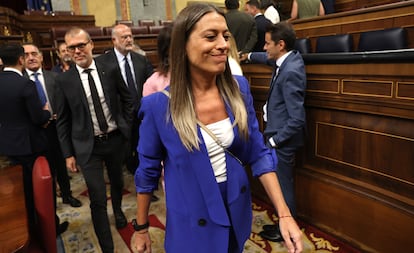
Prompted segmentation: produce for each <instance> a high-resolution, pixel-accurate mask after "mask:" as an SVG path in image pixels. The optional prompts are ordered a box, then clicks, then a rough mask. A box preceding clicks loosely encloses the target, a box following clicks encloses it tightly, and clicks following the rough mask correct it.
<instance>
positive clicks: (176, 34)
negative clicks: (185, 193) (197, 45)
mask: <svg viewBox="0 0 414 253" xmlns="http://www.w3.org/2000/svg"><path fill="white" fill-rule="evenodd" d="M211 12H217V13H219V14H220V15H223V17H224V13H223V11H222V10H221V9H219V8H217V7H216V6H214V5H212V4H204V3H194V4H190V5H189V6H187V7H186V8H184V9H183V10H182V11H181V12H180V13H179V14H178V16H177V18H176V19H175V21H174V27H173V31H172V36H171V47H170V66H171V82H170V93H171V99H170V104H169V107H170V108H169V109H170V116H171V120H172V122H173V125H174V127H175V128H176V130H177V132H178V134H179V136H180V139H181V141H182V143H183V145H184V146H185V147H186V148H187V150H189V151H192V150H194V149H197V150H199V148H200V146H199V139H198V135H197V117H196V113H195V109H194V98H193V94H192V87H191V76H190V73H189V62H188V58H187V52H186V47H185V45H186V43H187V40H188V38H189V36H190V34H191V32H192V30H193V28H194V25H195V24H196V23H197V22H198V21H199V20H200V19H201V18H202V17H203V16H204V15H205V14H207V13H211ZM216 82H217V87H218V89H219V92H220V94H221V96H222V97H223V99H224V101H225V102H226V103H227V104H229V106H230V108H231V109H232V111H233V113H234V116H235V121H234V125H236V126H237V127H238V129H239V132H240V133H241V136H242V137H243V138H244V139H246V140H247V138H248V126H247V112H246V106H245V104H244V101H243V98H242V96H241V93H240V90H239V87H238V84H237V82H236V81H235V80H234V78H233V76H232V74H231V71H230V67H229V64H228V63H226V69H225V71H224V72H223V73H221V74H219V75H218V76H217V81H216Z"/></svg>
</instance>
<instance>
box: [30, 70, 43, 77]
mask: <svg viewBox="0 0 414 253" xmlns="http://www.w3.org/2000/svg"><path fill="white" fill-rule="evenodd" d="M26 72H27V75H28V76H32V75H33V74H34V73H39V74H40V75H43V71H42V69H41V68H40V69H38V70H37V71H31V70H30V69H26Z"/></svg>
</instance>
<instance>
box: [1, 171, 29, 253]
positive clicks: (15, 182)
mask: <svg viewBox="0 0 414 253" xmlns="http://www.w3.org/2000/svg"><path fill="white" fill-rule="evenodd" d="M27 222H28V221H27V213H26V206H25V200H24V190H23V175H22V167H21V166H10V167H6V168H2V169H0V253H10V252H18V251H19V250H24V249H25V248H27V246H28V244H29V231H28V223H27Z"/></svg>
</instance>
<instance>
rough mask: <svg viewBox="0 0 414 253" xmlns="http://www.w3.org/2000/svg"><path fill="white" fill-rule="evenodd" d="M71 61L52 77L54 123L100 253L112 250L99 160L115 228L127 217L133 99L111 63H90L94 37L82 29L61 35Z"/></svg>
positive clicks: (91, 61) (125, 221) (124, 222)
mask: <svg viewBox="0 0 414 253" xmlns="http://www.w3.org/2000/svg"><path fill="white" fill-rule="evenodd" d="M65 42H66V45H67V49H68V50H69V52H70V53H71V56H72V59H73V60H74V62H75V64H76V65H75V66H74V67H72V68H70V69H69V70H68V71H66V72H64V73H62V74H60V75H59V76H58V77H57V79H56V84H57V87H56V88H57V89H56V98H55V99H56V108H55V109H54V110H55V112H56V114H57V122H56V127H57V131H58V136H59V141H60V144H61V147H62V152H63V156H64V157H65V158H66V167H67V168H68V169H70V170H71V171H73V172H75V171H78V169H80V170H81V172H82V174H83V177H84V179H85V182H86V185H87V187H88V194H89V198H90V208H91V215H92V222H93V225H94V229H95V233H96V235H97V237H98V240H99V244H100V246H101V249H102V252H104V253H107V252H110V253H113V252H114V243H113V239H112V235H111V229H110V223H109V219H108V213H107V196H106V183H105V178H104V165H105V168H106V170H107V174H108V178H109V181H110V187H111V202H112V208H113V212H114V216H115V225H116V227H117V228H118V229H119V228H123V227H125V226H126V225H127V220H126V217H125V215H124V213H123V212H122V209H121V202H122V190H123V186H124V184H123V174H122V163H123V161H124V154H125V151H124V150H125V147H126V142H127V140H128V139H129V136H130V134H131V122H132V112H133V100H132V97H131V95H130V94H129V91H128V88H127V87H126V85H125V83H124V81H123V80H122V77H121V76H120V74H119V72H118V71H117V69H116V68H114V67H111V66H107V65H104V64H103V63H100V62H95V60H94V59H93V56H92V50H93V41H92V40H91V37H90V36H89V34H88V33H87V32H86V31H85V30H83V29H81V28H76V27H75V28H71V29H70V30H69V31H68V32H67V33H66V35H65Z"/></svg>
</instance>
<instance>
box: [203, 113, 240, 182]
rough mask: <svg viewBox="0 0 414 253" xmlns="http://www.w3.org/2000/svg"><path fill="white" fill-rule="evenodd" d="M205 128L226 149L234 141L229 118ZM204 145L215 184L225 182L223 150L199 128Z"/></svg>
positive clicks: (225, 170) (225, 171)
mask: <svg viewBox="0 0 414 253" xmlns="http://www.w3.org/2000/svg"><path fill="white" fill-rule="evenodd" d="M206 127H207V128H208V129H209V130H210V131H211V132H212V133H213V134H214V135H216V137H217V139H219V140H220V141H221V143H222V145H223V146H224V147H226V148H228V147H229V146H230V145H231V143H232V142H233V139H234V133H233V126H232V124H231V121H230V118H227V119H224V120H220V121H217V122H214V123H212V124H208V125H206ZM201 134H202V135H203V139H204V143H205V145H206V147H207V151H208V156H209V157H210V162H211V166H212V167H213V171H214V175H215V176H216V181H217V183H222V182H225V181H227V167H226V156H225V151H224V149H223V148H222V147H221V146H220V145H218V144H217V142H215V141H214V140H213V138H212V137H211V136H210V135H209V134H208V133H207V132H206V131H204V130H203V129H202V128H201Z"/></svg>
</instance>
